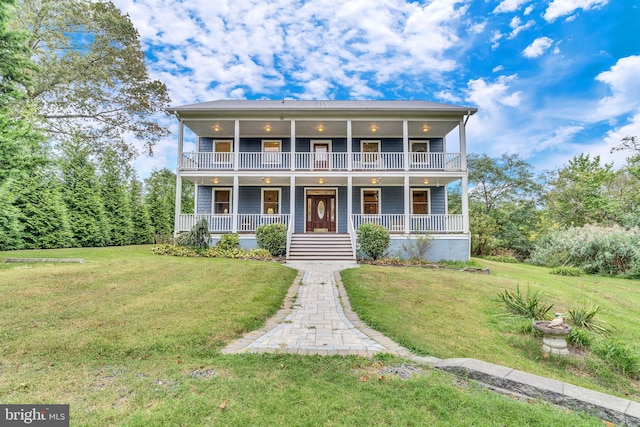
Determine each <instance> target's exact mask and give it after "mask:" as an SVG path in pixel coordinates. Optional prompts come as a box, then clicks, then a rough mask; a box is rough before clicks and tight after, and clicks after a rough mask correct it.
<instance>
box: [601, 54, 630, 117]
mask: <svg viewBox="0 0 640 427" xmlns="http://www.w3.org/2000/svg"><path fill="white" fill-rule="evenodd" d="M638 76H640V56H628V57H626V58H621V59H619V60H618V62H616V64H615V65H614V66H613V67H611V69H610V70H608V71H604V72H602V73H600V74H598V76H597V77H596V80H598V81H600V82H602V83H604V84H606V85H608V86H609V88H610V89H611V92H612V95H611V96H607V97H605V98H602V99H601V100H600V104H599V107H598V110H597V114H598V116H599V117H600V118H601V119H604V118H611V117H616V116H619V115H622V114H627V113H630V112H635V111H640V79H638Z"/></svg>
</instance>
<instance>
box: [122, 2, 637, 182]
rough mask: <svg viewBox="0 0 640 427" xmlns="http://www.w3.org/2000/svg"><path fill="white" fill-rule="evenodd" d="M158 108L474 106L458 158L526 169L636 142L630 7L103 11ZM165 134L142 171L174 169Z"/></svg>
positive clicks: (195, 5)
mask: <svg viewBox="0 0 640 427" xmlns="http://www.w3.org/2000/svg"><path fill="white" fill-rule="evenodd" d="M114 3H115V4H116V5H117V6H118V7H119V8H120V9H121V10H122V11H123V12H124V13H128V14H129V16H130V17H131V20H132V21H133V23H134V25H135V26H136V28H137V29H138V31H139V33H140V37H141V41H142V43H143V47H144V50H145V53H146V56H147V64H148V67H149V70H150V73H151V75H152V77H153V78H155V79H160V80H162V81H163V82H164V83H165V84H166V85H167V86H168V88H169V93H170V96H171V98H172V105H184V104H192V103H196V102H205V101H211V100H215V99H222V98H234V99H282V98H287V99H416V100H426V101H435V102H446V103H453V104H458V105H467V106H473V107H477V108H478V109H479V111H478V113H477V114H476V115H474V116H473V117H472V118H471V119H470V121H469V123H468V131H467V138H468V148H469V151H470V152H474V153H486V154H488V155H490V156H495V157H497V156H500V155H501V154H503V153H510V154H511V153H518V154H520V155H521V156H522V157H523V158H525V159H526V160H527V161H528V162H529V163H531V164H533V165H534V166H535V167H536V168H537V169H538V170H540V171H542V170H544V169H552V168H554V167H559V166H562V165H563V164H566V162H567V161H568V160H569V159H571V158H572V157H573V156H575V155H578V154H580V153H589V154H592V155H600V156H601V157H602V158H603V159H604V160H606V161H609V162H611V161H613V162H614V163H615V164H616V165H618V166H619V165H621V164H622V160H623V159H624V154H620V153H618V154H615V155H612V154H610V149H611V147H612V146H615V145H617V144H619V142H620V139H621V138H622V137H624V136H628V135H636V136H640V30H639V28H638V26H639V24H640V1H639V0H306V1H305V0H184V1H178V0H114ZM162 120H163V121H165V123H166V124H167V125H169V126H170V127H171V128H172V130H173V131H174V133H173V134H172V135H171V136H170V137H168V138H167V139H166V140H165V141H163V142H162V143H160V144H159V145H158V146H157V147H156V150H155V156H154V157H153V158H144V159H140V160H139V161H138V169H139V172H140V174H141V175H142V176H146V175H147V174H148V173H149V172H150V170H151V169H153V168H161V167H169V168H170V169H172V170H173V169H175V164H176V160H175V152H176V149H177V136H176V135H177V132H175V130H176V129H177V123H176V121H175V119H172V118H165V119H162Z"/></svg>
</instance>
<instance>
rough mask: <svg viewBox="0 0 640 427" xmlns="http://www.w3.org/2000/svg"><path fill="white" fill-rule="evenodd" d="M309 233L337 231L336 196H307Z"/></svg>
mask: <svg viewBox="0 0 640 427" xmlns="http://www.w3.org/2000/svg"><path fill="white" fill-rule="evenodd" d="M306 231H307V232H308V233H314V232H315V233H322V232H325V233H329V232H335V231H336V196H335V195H329V194H311V195H307V227H306Z"/></svg>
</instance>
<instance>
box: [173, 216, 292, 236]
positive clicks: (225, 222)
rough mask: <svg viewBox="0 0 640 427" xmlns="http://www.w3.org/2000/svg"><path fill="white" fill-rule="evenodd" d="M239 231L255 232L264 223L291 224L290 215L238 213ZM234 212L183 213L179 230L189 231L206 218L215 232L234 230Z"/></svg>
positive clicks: (210, 229) (180, 217) (179, 217)
mask: <svg viewBox="0 0 640 427" xmlns="http://www.w3.org/2000/svg"><path fill="white" fill-rule="evenodd" d="M236 216H237V223H236V224H237V230H235V231H237V232H238V233H254V232H255V231H256V228H258V226H260V225H262V224H276V223H281V224H284V225H287V226H288V225H289V215H288V214H285V215H279V214H274V215H260V214H238V215H236ZM233 217H234V215H233V214H194V215H190V214H181V215H179V216H178V229H177V231H178V232H182V231H189V230H191V228H193V226H194V225H195V223H196V222H198V221H200V220H201V219H206V220H207V222H208V223H209V232H210V233H215V234H221V233H231V232H233V231H234V230H233Z"/></svg>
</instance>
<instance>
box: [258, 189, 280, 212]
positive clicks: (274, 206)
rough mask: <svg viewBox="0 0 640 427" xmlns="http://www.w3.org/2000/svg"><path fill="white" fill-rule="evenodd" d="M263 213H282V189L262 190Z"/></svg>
mask: <svg viewBox="0 0 640 427" xmlns="http://www.w3.org/2000/svg"><path fill="white" fill-rule="evenodd" d="M262 213H263V214H266V215H273V214H279V213H280V189H279V188H278V189H275V190H274V189H268V190H267V189H263V190H262Z"/></svg>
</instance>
